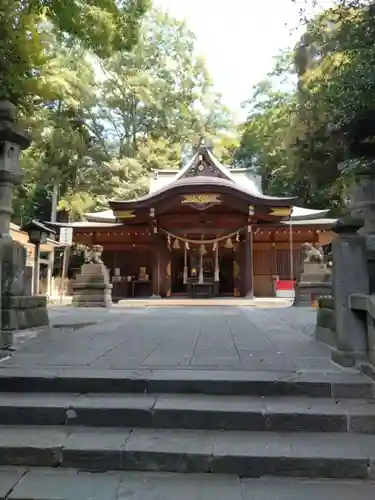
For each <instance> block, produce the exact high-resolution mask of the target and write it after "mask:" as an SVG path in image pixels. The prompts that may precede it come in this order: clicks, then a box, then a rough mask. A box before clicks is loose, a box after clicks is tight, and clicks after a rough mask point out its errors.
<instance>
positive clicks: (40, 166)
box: [0, 1, 230, 222]
mask: <svg viewBox="0 0 375 500" xmlns="http://www.w3.org/2000/svg"><path fill="white" fill-rule="evenodd" d="M106 3H110V2H109V1H108V2H106ZM73 4H75V2H73ZM96 4H97V2H96ZM103 4H104V1H103ZM56 5H57V4H56ZM69 5H70V3H69ZM77 6H79V4H78V2H77ZM72 8H73V7H72ZM64 15H65V14H64ZM65 22H67V20H64V23H65ZM56 23H57V20H56ZM56 23H55V24H54V25H52V24H51V23H47V24H46V25H45V37H46V39H47V38H49V39H50V40H51V43H50V44H49V48H48V54H47V55H48V57H46V59H45V60H43V61H42V63H41V67H40V70H39V72H38V78H36V79H35V85H38V87H36V86H35V87H34V89H33V91H32V92H30V94H27V95H28V98H27V99H28V100H27V101H25V100H22V99H21V101H20V110H21V113H20V118H21V121H22V123H23V125H24V126H25V127H26V128H28V129H30V130H31V131H32V135H33V142H32V145H31V147H30V148H29V149H27V150H26V151H25V152H24V154H23V157H22V167H23V169H24V172H25V178H24V182H23V185H22V186H21V188H20V189H19V190H18V192H17V193H16V196H15V197H14V211H15V214H14V219H15V221H18V222H21V221H23V220H25V219H26V218H29V217H33V216H35V217H38V218H42V219H46V218H47V219H48V218H49V216H50V213H51V209H52V199H53V192H54V191H56V189H58V193H57V196H58V207H57V208H58V211H59V212H60V215H59V217H60V218H61V219H62V220H67V219H69V220H78V219H80V218H81V217H82V216H83V214H84V213H86V212H93V211H95V210H97V209H102V208H105V207H106V206H107V203H108V200H109V199H111V198H133V197H135V196H139V195H142V194H144V193H145V192H147V189H148V181H149V176H150V174H151V173H152V172H153V171H154V170H156V169H162V168H177V167H178V165H179V161H180V157H181V150H182V148H183V146H184V145H186V144H189V143H191V142H193V141H194V140H195V139H196V138H197V137H198V136H200V135H201V134H202V133H203V132H204V133H205V134H208V135H209V134H211V135H216V133H217V130H218V129H219V128H225V127H226V126H227V124H228V123H229V121H230V116H229V113H228V111H227V110H226V109H225V108H224V107H223V106H222V105H221V102H220V98H219V96H218V95H217V94H216V93H215V92H214V90H213V86H212V82H211V80H210V78H209V76H208V73H207V70H206V67H205V64H204V61H203V60H202V59H201V58H199V57H198V56H197V55H196V51H195V38H194V36H193V34H192V33H191V32H190V31H189V30H188V29H187V28H186V26H185V24H184V23H181V22H179V21H176V20H175V19H173V18H171V17H170V16H168V15H166V14H164V13H161V12H159V11H151V12H150V13H149V15H148V16H146V17H145V19H144V21H143V22H142V24H141V26H140V28H139V41H138V43H137V44H136V45H135V46H133V47H132V48H131V50H124V49H121V50H118V51H117V52H112V53H111V54H109V55H108V57H106V58H101V59H99V58H98V57H94V56H93V54H92V51H90V50H87V49H86V48H85V45H87V44H86V43H85V45H84V44H83V42H84V41H85V40H84V36H83V34H82V32H81V31H79V30H78V28H77V30H78V31H77V32H76V34H75V37H73V36H72V33H70V34H69V36H65V38H64V39H63V40H62V39H61V37H57V36H56V26H57V24H56ZM59 26H60V27H59V30H60V32H62V31H64V32H65V30H66V29H65V28H64V26H65V25H64V24H61V25H59ZM82 29H83V27H82ZM85 29H86V28H85ZM77 40H79V43H78V42H77ZM0 50H1V49H0ZM12 81H13V80H12ZM23 83H25V82H23ZM26 103H27V106H26Z"/></svg>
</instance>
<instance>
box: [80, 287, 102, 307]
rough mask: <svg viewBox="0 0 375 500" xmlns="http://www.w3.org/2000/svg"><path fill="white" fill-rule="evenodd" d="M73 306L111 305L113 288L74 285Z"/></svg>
mask: <svg viewBox="0 0 375 500" xmlns="http://www.w3.org/2000/svg"><path fill="white" fill-rule="evenodd" d="M72 306H75V307H111V306H112V288H111V287H108V288H103V287H94V288H89V287H88V286H86V287H81V286H79V287H76V286H74V285H73V300H72Z"/></svg>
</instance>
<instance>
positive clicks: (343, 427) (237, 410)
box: [0, 393, 375, 434]
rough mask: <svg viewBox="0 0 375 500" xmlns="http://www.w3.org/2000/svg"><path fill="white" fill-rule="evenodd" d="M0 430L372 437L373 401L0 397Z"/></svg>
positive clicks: (182, 396) (374, 426) (163, 396)
mask: <svg viewBox="0 0 375 500" xmlns="http://www.w3.org/2000/svg"><path fill="white" fill-rule="evenodd" d="M0 425H70V426H71V425H80V426H102V427H105V426H108V427H135V426H136V427H144V428H152V427H154V428H165V429H217V430H240V431H272V432H289V431H294V432H297V431H310V432H357V433H374V434H375V400H373V399H372V400H364V399H360V400H356V399H338V400H335V399H333V398H308V397H290V396H282V397H275V396H265V397H263V396H222V395H221V396H220V395H211V396H209V395H202V394H180V395H178V394H160V395H158V394H106V395H104V394H103V395H101V394H88V395H77V394H51V393H16V394H9V393H0Z"/></svg>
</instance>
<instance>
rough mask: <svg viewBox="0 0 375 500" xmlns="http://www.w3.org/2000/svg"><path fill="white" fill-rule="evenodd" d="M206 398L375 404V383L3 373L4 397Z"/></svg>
mask: <svg viewBox="0 0 375 500" xmlns="http://www.w3.org/2000/svg"><path fill="white" fill-rule="evenodd" d="M33 391H35V392H70V393H94V392H97V393H109V392H115V393H121V392H127V393H133V392H135V393H144V392H149V393H200V394H228V395H229V394H231V395H274V396H280V395H289V396H294V395H306V396H312V397H335V398H373V397H375V383H374V382H373V381H372V380H371V379H369V378H368V377H366V376H365V375H360V374H358V373H354V372H344V371H343V372H335V373H329V374H327V373H324V372H322V371H315V372H313V371H308V372H296V373H294V374H291V372H290V371H285V372H278V371H271V370H269V371H264V372H260V371H243V370H236V371H226V370H196V369H194V370H183V369H181V370H146V369H145V370H133V371H131V370H104V369H99V370H94V369H90V368H80V369H75V368H63V369H61V370H59V372H58V373H57V374H56V370H55V369H53V368H51V369H48V368H46V369H32V370H31V369H30V370H28V369H20V368H1V365H0V392H33Z"/></svg>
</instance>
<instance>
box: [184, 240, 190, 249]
mask: <svg viewBox="0 0 375 500" xmlns="http://www.w3.org/2000/svg"><path fill="white" fill-rule="evenodd" d="M185 248H186V250H190V247H189V242H188V241H185Z"/></svg>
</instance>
